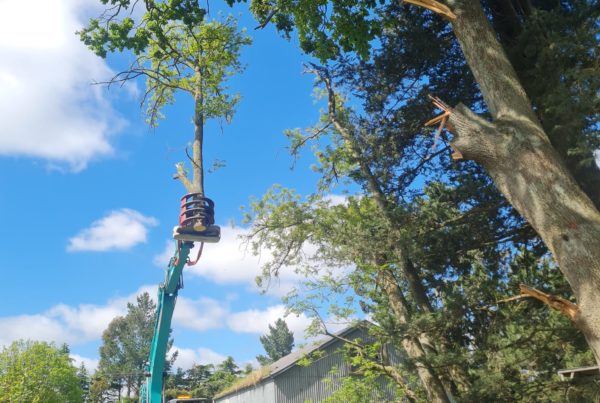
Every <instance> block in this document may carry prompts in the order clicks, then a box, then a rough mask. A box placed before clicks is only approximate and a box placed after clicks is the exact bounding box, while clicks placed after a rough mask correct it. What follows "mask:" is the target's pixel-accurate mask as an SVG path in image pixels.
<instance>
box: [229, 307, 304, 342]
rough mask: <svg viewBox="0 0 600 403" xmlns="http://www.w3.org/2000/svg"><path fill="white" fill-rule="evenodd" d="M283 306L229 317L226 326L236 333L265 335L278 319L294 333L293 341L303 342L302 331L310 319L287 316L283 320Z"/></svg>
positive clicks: (302, 315)
mask: <svg viewBox="0 0 600 403" xmlns="http://www.w3.org/2000/svg"><path fill="white" fill-rule="evenodd" d="M284 315H285V306H283V305H275V306H271V307H268V308H266V309H263V310H261V309H249V310H247V311H242V312H236V313H232V314H231V315H229V317H228V318H227V325H228V326H229V328H230V329H231V330H233V331H234V332H237V333H256V334H261V335H262V334H265V333H267V332H268V331H269V325H272V324H274V323H275V321H277V319H279V318H283V319H284V320H285V322H286V323H287V325H288V328H289V329H290V330H291V331H292V333H294V339H295V340H304V338H305V337H304V331H305V330H306V328H307V327H308V325H309V324H310V321H311V320H310V318H308V317H307V316H306V315H304V314H301V315H300V316H295V315H289V316H287V317H285V318H284Z"/></svg>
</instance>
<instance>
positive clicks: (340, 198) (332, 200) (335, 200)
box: [323, 194, 348, 206]
mask: <svg viewBox="0 0 600 403" xmlns="http://www.w3.org/2000/svg"><path fill="white" fill-rule="evenodd" d="M323 199H324V200H326V201H328V202H329V204H330V205H332V206H339V205H340V204H341V205H344V206H345V205H346V204H348V196H344V195H336V194H329V195H327V196H325V197H323Z"/></svg>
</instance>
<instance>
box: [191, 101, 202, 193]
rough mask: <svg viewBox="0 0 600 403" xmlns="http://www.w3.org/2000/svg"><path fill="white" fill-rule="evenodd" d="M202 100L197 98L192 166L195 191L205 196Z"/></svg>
mask: <svg viewBox="0 0 600 403" xmlns="http://www.w3.org/2000/svg"><path fill="white" fill-rule="evenodd" d="M201 107H202V98H201V97H196V108H195V112H194V144H193V145H192V150H193V155H192V159H193V160H192V165H193V171H192V172H193V173H194V175H193V179H192V183H193V185H194V191H195V192H197V193H200V195H201V196H204V166H203V163H202V162H203V155H202V151H203V150H202V145H203V142H204V116H203V114H202V112H201Z"/></svg>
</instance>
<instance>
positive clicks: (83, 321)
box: [0, 293, 137, 345]
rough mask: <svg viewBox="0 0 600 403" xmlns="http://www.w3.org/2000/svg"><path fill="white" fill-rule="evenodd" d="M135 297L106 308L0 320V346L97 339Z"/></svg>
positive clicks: (52, 310)
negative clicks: (20, 340)
mask: <svg viewBox="0 0 600 403" xmlns="http://www.w3.org/2000/svg"><path fill="white" fill-rule="evenodd" d="M136 295H137V293H135V294H132V295H130V296H127V297H122V298H115V299H111V300H109V301H108V302H107V303H106V304H105V305H88V304H82V305H79V306H75V307H72V306H67V305H64V304H59V305H55V306H54V307H52V308H50V309H48V310H47V311H45V312H43V313H40V314H33V315H18V316H9V317H0V329H2V332H0V345H7V344H10V343H11V342H12V341H14V340H18V339H34V340H40V341H48V342H55V343H57V344H62V343H67V344H69V345H76V344H81V343H85V342H88V341H91V340H96V339H99V338H100V336H101V335H102V332H103V331H104V329H106V327H108V324H109V323H110V321H111V320H112V319H113V318H114V317H115V316H118V315H124V314H125V312H126V306H127V302H129V301H133V300H135V296H136Z"/></svg>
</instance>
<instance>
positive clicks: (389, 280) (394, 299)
mask: <svg viewBox="0 0 600 403" xmlns="http://www.w3.org/2000/svg"><path fill="white" fill-rule="evenodd" d="M380 274H381V275H380V278H379V285H380V286H381V288H382V290H383V292H384V294H385V295H386V297H387V299H388V301H389V304H390V307H391V309H392V312H393V313H394V317H395V318H396V320H397V321H398V323H400V324H403V325H406V324H408V323H409V320H410V311H409V310H408V302H407V301H406V299H405V298H404V295H403V294H402V290H401V289H400V287H399V286H398V283H397V282H396V279H395V278H394V276H393V274H392V273H391V272H390V269H389V268H384V269H383V271H382V272H381V273H380ZM402 347H403V348H404V350H405V351H406V354H407V355H408V357H409V358H411V359H412V360H413V361H414V364H415V367H416V368H417V373H418V375H419V379H421V382H422V383H423V387H424V388H425V390H426V391H427V395H428V399H429V401H431V402H437V403H449V402H450V398H449V397H448V395H447V393H446V390H445V388H444V385H443V384H442V382H441V381H440V379H439V378H438V377H437V376H436V375H435V373H434V372H433V370H432V368H431V367H429V365H427V364H426V362H425V349H424V348H423V345H422V344H421V342H420V340H419V338H417V337H410V336H409V337H405V338H404V339H403V340H402Z"/></svg>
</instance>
